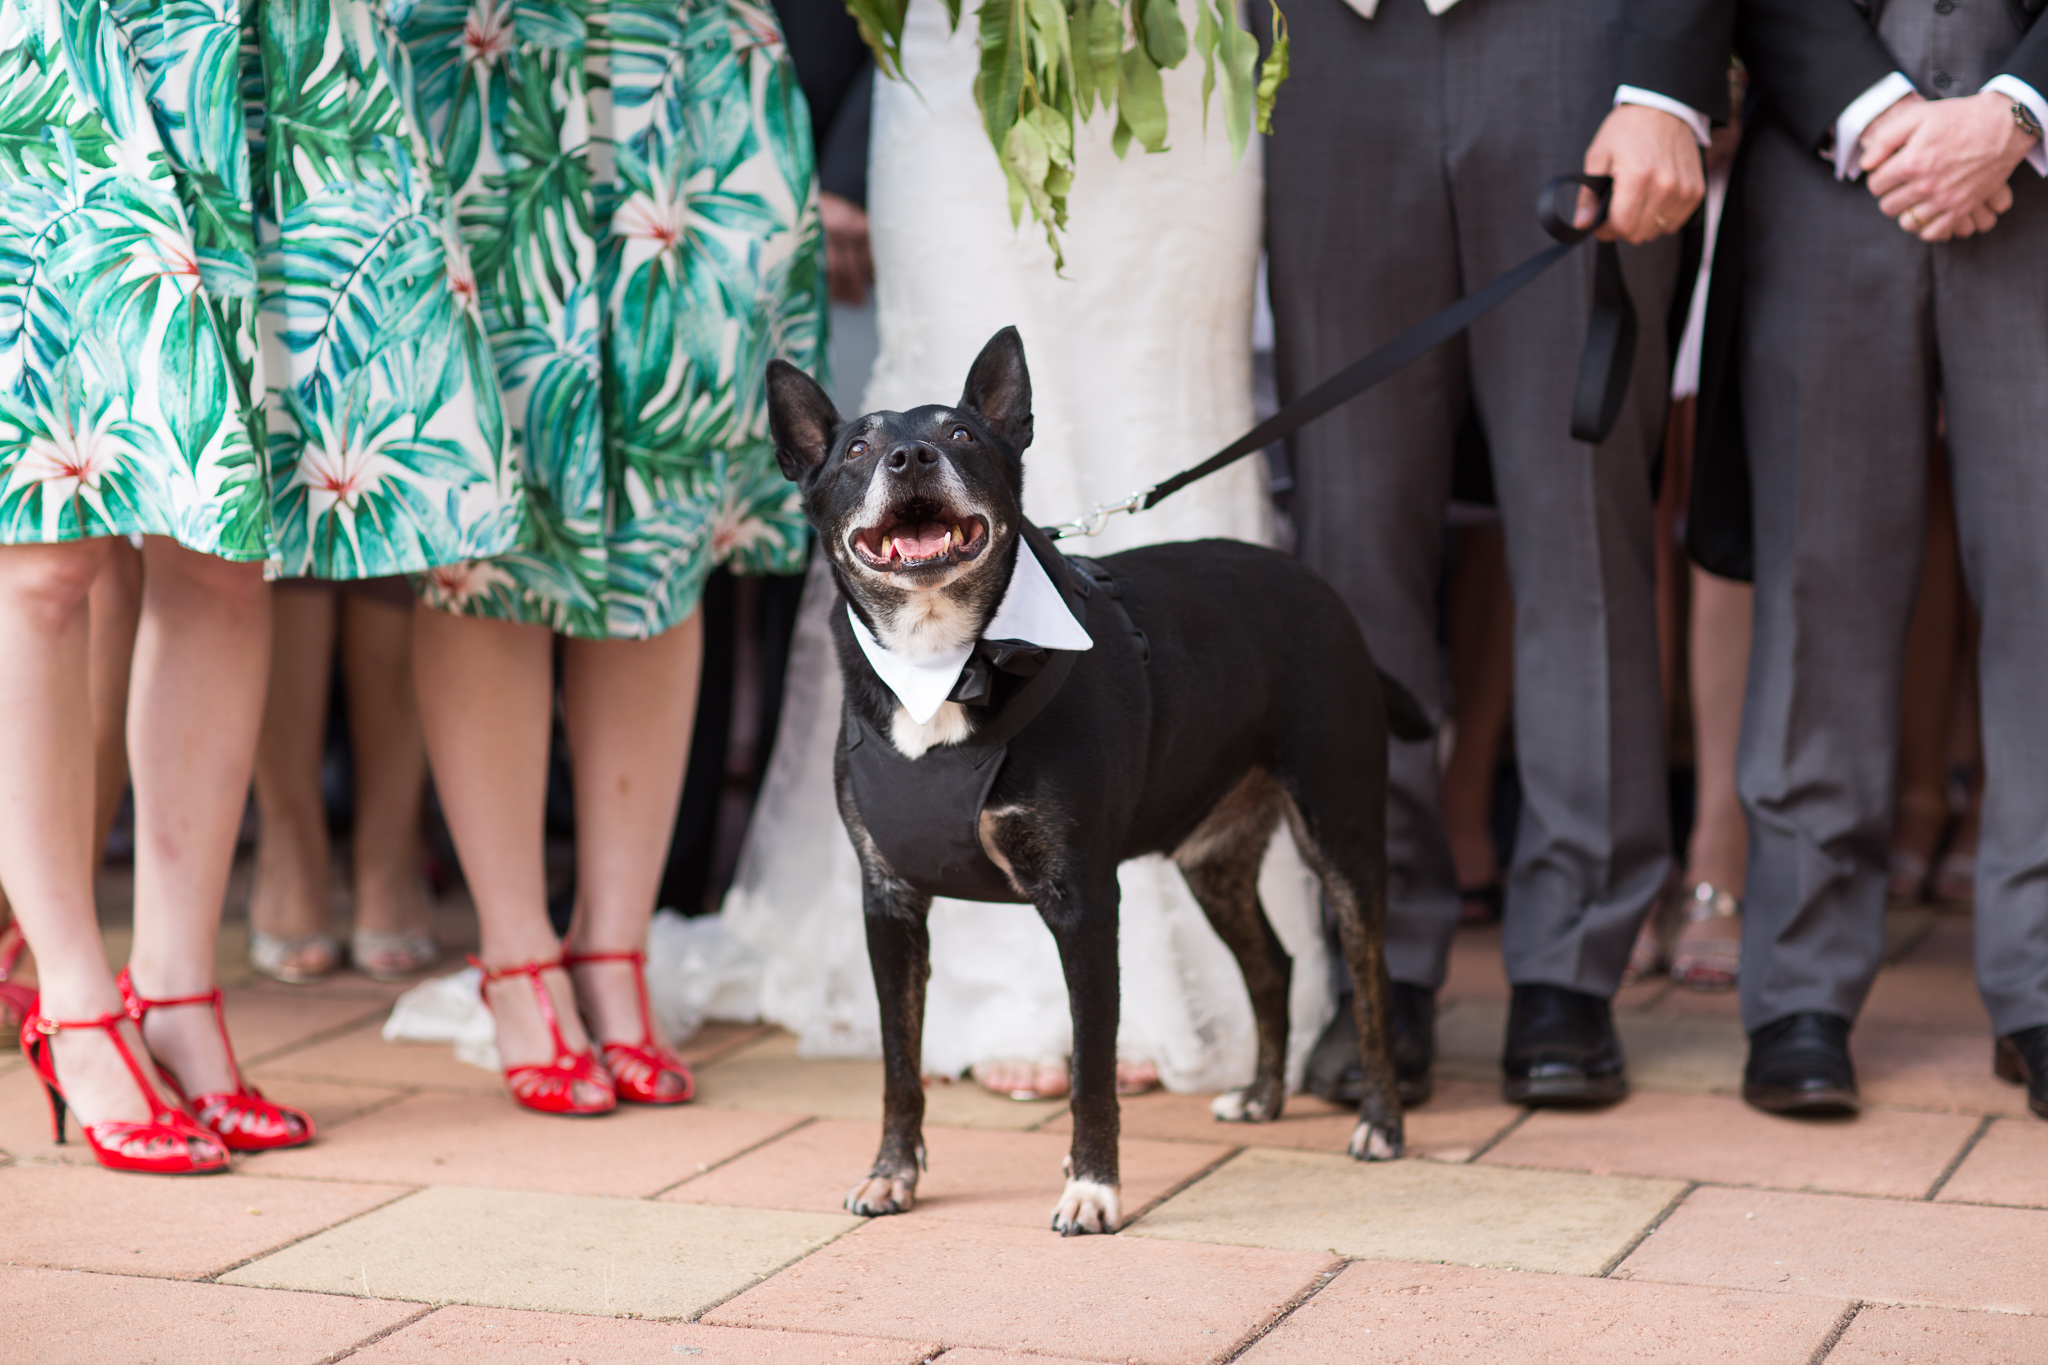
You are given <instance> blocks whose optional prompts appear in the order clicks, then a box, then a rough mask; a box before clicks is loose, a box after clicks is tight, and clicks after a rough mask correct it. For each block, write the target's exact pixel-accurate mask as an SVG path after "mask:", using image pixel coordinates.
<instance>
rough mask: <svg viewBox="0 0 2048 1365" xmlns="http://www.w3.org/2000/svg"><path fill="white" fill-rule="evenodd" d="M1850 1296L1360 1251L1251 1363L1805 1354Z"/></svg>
mask: <svg viewBox="0 0 2048 1365" xmlns="http://www.w3.org/2000/svg"><path fill="white" fill-rule="evenodd" d="M1847 1307H1848V1304H1847V1303H1846V1302H1844V1301H1841V1300H1837V1299H1813V1298H1806V1297H1804V1296H1798V1295H1791V1294H1756V1293H1745V1292H1742V1291H1739V1290H1730V1289H1700V1288H1695V1287H1694V1286H1691V1285H1654V1286H1653V1285H1646V1284H1619V1283H1616V1282H1615V1281H1613V1280H1599V1279H1580V1278H1578V1277H1576V1276H1560V1275H1530V1274H1524V1273H1521V1272H1517V1271H1509V1270H1473V1269H1467V1268H1465V1267H1462V1266H1435V1265H1400V1264H1395V1263H1385V1262H1372V1261H1359V1262H1357V1263H1355V1264H1353V1265H1350V1266H1347V1267H1345V1269H1344V1272H1343V1273H1342V1274H1341V1275H1339V1276H1337V1278H1336V1279H1335V1280H1333V1281H1331V1282H1330V1284H1329V1285H1328V1286H1327V1287H1326V1288H1324V1289H1322V1290H1321V1291H1320V1292H1318V1293H1317V1294H1316V1296H1315V1297H1314V1298H1312V1299H1310V1300H1309V1301H1308V1302H1307V1303H1305V1304H1303V1305H1302V1306H1301V1307H1300V1308H1298V1309H1296V1310H1295V1311H1294V1312H1293V1313H1291V1314H1289V1315H1288V1316H1287V1318H1286V1320H1285V1321H1283V1322H1282V1323H1281V1324H1280V1325H1279V1326H1278V1327H1276V1328H1274V1329H1273V1330H1272V1331H1271V1332H1270V1333H1268V1334H1267V1335H1266V1336H1265V1337H1264V1338H1262V1339H1261V1340H1260V1341H1259V1342H1258V1344H1257V1345H1255V1346H1253V1347H1252V1349H1251V1350H1249V1351H1247V1352H1246V1353H1245V1354H1244V1356H1243V1357H1242V1359H1243V1361H1244V1362H1245V1365H1324V1362H1328V1361H1334V1360H1346V1359H1364V1360H1371V1361H1373V1362H1374V1365H1461V1363H1462V1365H1522V1363H1523V1362H1528V1363H1529V1365H1535V1363H1536V1362H1550V1361H1566V1360H1568V1361H1573V1362H1584V1363H1585V1365H1598V1363H1599V1362H1605V1361H1628V1362H1630V1365H1695V1362H1698V1361H1703V1360H1739V1361H1782V1362H1785V1363H1786V1365H1793V1362H1804V1361H1806V1360H1808V1359H1809V1358H1811V1357H1812V1355H1813V1353H1814V1351H1815V1350H1816V1349H1818V1348H1819V1346H1820V1344H1821V1343H1822V1342H1823V1341H1825V1340H1826V1339H1827V1336H1828V1333H1830V1332H1831V1331H1833V1330H1834V1327H1835V1324H1836V1323H1837V1322H1838V1321H1839V1320H1840V1319H1841V1316H1842V1311H1843V1309H1845V1308H1847Z"/></svg>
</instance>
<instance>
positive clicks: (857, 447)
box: [846, 441, 868, 456]
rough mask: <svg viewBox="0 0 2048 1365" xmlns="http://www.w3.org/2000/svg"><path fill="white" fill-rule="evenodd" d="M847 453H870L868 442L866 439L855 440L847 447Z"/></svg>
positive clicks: (858, 454) (855, 454) (856, 454)
mask: <svg viewBox="0 0 2048 1365" xmlns="http://www.w3.org/2000/svg"><path fill="white" fill-rule="evenodd" d="M846 453H847V454H848V455H853V456H860V455H865V454H867V453H868V443H867V442H866V441H855V442H854V443H853V444H852V445H850V446H848V447H847V448H846Z"/></svg>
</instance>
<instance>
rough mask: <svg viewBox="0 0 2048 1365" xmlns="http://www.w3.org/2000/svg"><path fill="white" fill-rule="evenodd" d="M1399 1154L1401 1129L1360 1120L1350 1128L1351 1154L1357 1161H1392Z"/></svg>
mask: <svg viewBox="0 0 2048 1365" xmlns="http://www.w3.org/2000/svg"><path fill="white" fill-rule="evenodd" d="M1400 1155H1401V1130H1400V1129H1399V1128H1383V1127H1381V1126H1379V1125H1378V1124H1373V1123H1365V1122H1360V1123H1359V1125H1358V1126H1357V1127H1356V1128H1353V1129H1352V1130H1351V1156H1352V1158H1353V1159H1354V1160H1357V1161H1392V1160H1393V1159H1394V1158H1396V1157H1398V1156H1400Z"/></svg>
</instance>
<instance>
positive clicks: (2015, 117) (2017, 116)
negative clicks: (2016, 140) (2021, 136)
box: [2012, 100, 2041, 138]
mask: <svg viewBox="0 0 2048 1365" xmlns="http://www.w3.org/2000/svg"><path fill="white" fill-rule="evenodd" d="M2012 121H2013V122H2014V123H2017V124H2018V125H2019V126H2020V131H2021V132H2023V133H2025V134H2026V135H2027V136H2028V137H2030V138H2039V137H2040V136H2041V120H2039V119H2037V118H2035V117H2034V111H2033V110H2031V109H2029V108H2027V106H2026V105H2024V104H2021V103H2020V102H2019V101H2018V100H2014V101H2013V102H2012Z"/></svg>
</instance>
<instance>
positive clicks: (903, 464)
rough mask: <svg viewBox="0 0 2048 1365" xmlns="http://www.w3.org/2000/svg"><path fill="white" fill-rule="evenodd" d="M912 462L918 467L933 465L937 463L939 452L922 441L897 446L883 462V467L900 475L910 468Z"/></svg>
mask: <svg viewBox="0 0 2048 1365" xmlns="http://www.w3.org/2000/svg"><path fill="white" fill-rule="evenodd" d="M913 460H914V461H916V462H917V463H918V464H920V465H925V466H930V465H935V464H937V463H938V462H939V452H938V450H937V449H936V448H934V447H932V446H928V445H926V444H925V443H924V442H923V441H913V442H912V443H911V444H909V445H902V446H897V447H896V448H895V449H894V450H892V451H890V452H889V458H888V459H887V460H885V461H883V465H884V467H885V468H887V469H888V471H889V472H890V473H892V474H901V473H902V472H903V471H905V470H906V469H909V468H910V465H911V462H912V461H913Z"/></svg>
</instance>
